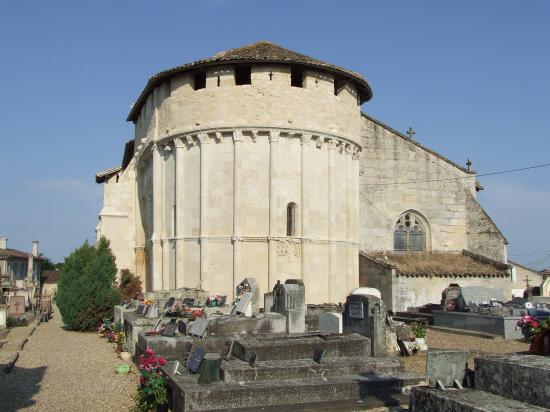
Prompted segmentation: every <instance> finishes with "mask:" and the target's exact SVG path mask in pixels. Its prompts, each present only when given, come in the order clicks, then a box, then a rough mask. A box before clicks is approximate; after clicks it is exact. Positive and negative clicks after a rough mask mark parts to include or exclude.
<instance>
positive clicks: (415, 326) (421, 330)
mask: <svg viewBox="0 0 550 412" xmlns="http://www.w3.org/2000/svg"><path fill="white" fill-rule="evenodd" d="M411 332H412V334H413V335H414V337H415V338H425V337H426V335H427V334H428V328H427V327H426V325H424V324H422V323H418V322H413V323H411Z"/></svg>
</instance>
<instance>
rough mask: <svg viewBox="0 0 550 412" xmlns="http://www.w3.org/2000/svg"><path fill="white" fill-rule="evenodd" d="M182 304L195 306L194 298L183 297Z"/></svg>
mask: <svg viewBox="0 0 550 412" xmlns="http://www.w3.org/2000/svg"><path fill="white" fill-rule="evenodd" d="M183 304H184V305H185V306H195V299H192V298H185V299H183Z"/></svg>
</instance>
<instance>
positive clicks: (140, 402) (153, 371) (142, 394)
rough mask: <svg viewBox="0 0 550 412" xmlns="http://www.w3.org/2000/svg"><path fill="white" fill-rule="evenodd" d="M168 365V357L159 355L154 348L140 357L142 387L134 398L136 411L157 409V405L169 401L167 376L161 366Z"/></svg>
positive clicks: (140, 381)
mask: <svg viewBox="0 0 550 412" xmlns="http://www.w3.org/2000/svg"><path fill="white" fill-rule="evenodd" d="M163 365H166V359H164V358H163V357H161V356H157V355H156V353H155V351H154V350H153V349H147V350H146V351H145V353H144V354H143V355H141V356H140V357H139V383H140V388H139V389H138V391H137V394H136V396H135V398H134V400H135V402H136V405H135V410H136V411H150V410H155V409H156V407H157V405H164V404H166V403H167V402H168V394H167V390H166V377H165V376H164V375H163V373H162V371H161V370H160V367H161V366H163Z"/></svg>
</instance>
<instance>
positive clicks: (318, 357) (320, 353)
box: [313, 348, 327, 364]
mask: <svg viewBox="0 0 550 412" xmlns="http://www.w3.org/2000/svg"><path fill="white" fill-rule="evenodd" d="M326 352H327V350H326V349H324V348H317V349H315V351H314V352H313V361H314V362H315V363H318V364H321V362H323V359H324V357H325V353H326Z"/></svg>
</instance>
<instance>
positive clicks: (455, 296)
mask: <svg viewBox="0 0 550 412" xmlns="http://www.w3.org/2000/svg"><path fill="white" fill-rule="evenodd" d="M459 296H460V286H459V285H458V283H451V284H450V285H449V286H448V287H446V288H445V289H443V292H442V293H441V306H443V310H444V311H445V312H454V311H463V310H464V308H463V307H461V304H460V300H459Z"/></svg>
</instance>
